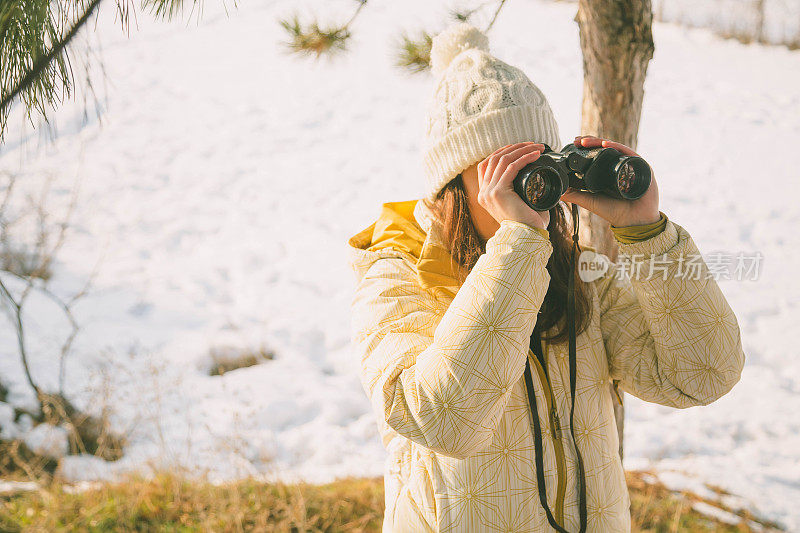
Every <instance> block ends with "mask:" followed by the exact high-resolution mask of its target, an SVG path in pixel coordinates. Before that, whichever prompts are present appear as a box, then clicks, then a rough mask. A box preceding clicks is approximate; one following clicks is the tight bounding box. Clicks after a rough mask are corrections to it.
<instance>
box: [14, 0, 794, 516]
mask: <svg viewBox="0 0 800 533" xmlns="http://www.w3.org/2000/svg"><path fill="white" fill-rule="evenodd" d="M316 3H317V4H319V6H320V7H319V8H317V7H314V6H315V4H314V3H307V2H306V3H304V5H309V6H312V7H313V8H314V10H315V11H318V12H321V10H322V9H323V7H325V8H326V9H328V10H330V11H331V12H335V11H336V10H339V11H338V12H339V13H340V15H339V17H338V19H339V20H341V19H344V18H346V17H347V16H348V14H349V12H350V10H351V9H352V7H353V6H352V2H345V1H343V0H341V1H336V2H316ZM205 4H206V12H205V15H204V17H203V18H202V20H201V21H200V22H199V23H195V22H194V21H193V22H191V23H189V24H186V23H171V24H162V23H153V22H151V21H150V20H149V18H148V17H147V16H146V15H143V14H139V17H138V20H139V29H138V30H132V32H131V36H130V38H127V37H125V36H124V35H123V34H122V32H121V31H120V30H119V27H118V26H117V25H115V24H114V21H113V20H111V19H110V18H109V19H106V18H103V19H102V20H101V21H100V23H99V25H98V29H97V35H98V38H99V40H100V42H101V43H102V57H103V60H104V63H105V69H106V73H107V77H108V82H107V87H106V88H105V95H106V96H107V101H105V102H104V104H103V110H102V113H101V121H100V122H98V121H97V120H95V119H90V120H88V121H83V120H82V110H81V109H80V108H79V107H78V106H72V105H71V106H67V107H65V108H64V109H63V110H62V111H61V112H60V113H59V114H58V115H57V120H56V122H57V124H58V126H59V133H60V135H59V136H58V138H57V139H56V140H55V141H53V142H52V143H44V145H43V146H42V142H40V139H39V137H36V136H31V137H30V138H28V140H27V142H25V143H23V142H21V136H22V135H23V134H20V133H15V132H14V131H13V130H12V132H11V133H10V135H9V136H8V137H7V142H6V145H5V146H3V147H2V148H0V168H3V169H5V170H7V171H13V172H16V173H18V174H19V176H20V180H21V186H22V187H23V189H21V191H20V194H19V195H17V198H18V201H19V202H20V205H21V202H22V201H23V199H24V195H23V194H21V193H22V192H24V191H25V190H30V191H34V192H35V191H38V190H40V188H41V184H42V182H43V180H44V179H45V178H47V177H48V176H52V177H53V178H54V179H55V184H54V187H53V189H52V191H53V192H52V194H53V195H54V198H53V199H54V204H53V206H54V207H59V208H61V209H63V208H64V206H66V205H67V203H68V202H69V198H70V191H71V189H72V186H73V184H74V183H75V181H76V177H77V180H78V182H79V184H80V196H79V200H78V203H77V206H76V209H75V213H74V216H73V226H72V229H71V230H70V231H69V233H68V235H67V238H68V241H67V244H66V245H65V247H64V249H63V251H62V253H61V254H60V257H59V259H60V260H59V262H58V264H56V265H55V269H54V270H55V278H54V287H55V288H56V289H57V290H58V291H61V292H63V293H65V294H68V293H69V292H70V291H72V290H74V289H75V288H76V287H79V286H80V285H81V283H82V281H83V280H85V279H86V278H88V277H89V276H90V275H91V273H92V271H93V270H94V269H95V266H96V265H98V262H99V267H98V274H97V276H96V278H95V282H94V289H93V292H92V294H91V295H90V296H89V297H88V298H86V299H85V300H83V301H82V303H81V304H80V306H79V307H78V309H77V310H76V311H77V315H78V319H79V320H80V321H81V323H82V324H84V328H83V330H82V331H81V334H80V336H79V337H78V338H77V340H76V344H75V351H74V355H73V356H72V357H71V359H69V364H68V367H67V371H68V372H67V378H68V382H69V385H70V386H69V391H70V392H71V393H72V394H73V395H75V396H77V397H78V398H79V399H80V401H79V402H78V403H79V404H81V405H83V406H88V407H90V408H97V407H98V403H99V401H98V394H99V393H98V391H102V390H105V391H107V392H106V393H105V397H106V399H105V400H104V401H105V402H106V403H108V404H110V405H111V406H113V407H114V409H115V417H114V423H115V425H116V426H117V427H118V428H120V429H121V430H125V431H127V432H129V445H128V447H127V449H126V455H125V457H124V458H123V459H121V460H120V461H118V462H116V463H108V464H106V463H102V462H100V461H98V460H89V459H81V458H69V459H67V460H66V463H65V468H64V471H65V473H66V474H67V475H68V476H70V477H72V478H73V479H87V478H97V477H99V478H106V477H111V476H113V475H114V474H115V473H117V472H123V471H128V470H131V469H137V468H144V467H148V466H156V467H158V466H161V465H181V466H184V467H187V468H190V469H193V470H200V471H205V472H208V473H209V474H210V475H212V476H214V477H216V478H219V479H224V478H230V477H235V476H244V475H272V474H276V475H279V476H281V477H284V478H293V477H300V478H304V479H308V480H311V481H324V480H328V479H331V478H334V477H336V476H343V475H380V474H381V472H382V461H383V456H384V452H383V448H382V447H381V444H380V442H379V440H378V434H377V430H376V426H375V422H374V420H373V418H372V415H371V414H370V412H369V404H368V402H367V399H366V396H365V395H364V393H363V390H362V388H361V385H360V382H359V380H358V377H357V372H356V367H357V361H354V360H353V358H352V356H351V353H350V349H349V316H348V306H349V302H350V294H351V291H352V287H353V282H352V275H351V273H350V271H349V270H348V267H347V263H346V261H347V246H346V241H347V239H348V237H349V236H351V235H352V234H354V233H356V232H357V231H358V230H360V229H362V228H363V227H365V226H366V225H368V224H369V223H370V222H371V221H372V220H373V219H374V218H375V217H376V216H377V214H378V211H379V208H380V204H381V203H382V202H384V201H395V200H404V199H410V198H415V197H418V196H419V194H420V191H421V186H422V178H421V173H420V169H421V166H420V164H419V158H418V150H419V147H420V141H421V135H422V130H423V114H424V110H425V104H426V100H427V96H428V92H429V90H430V79H429V78H428V77H427V75H422V76H410V75H407V74H405V73H403V72H401V71H399V70H397V69H396V68H394V67H393V66H392V63H393V54H394V50H395V48H394V39H395V38H396V37H397V35H398V33H399V32H400V31H401V30H404V29H408V30H416V29H418V28H426V29H429V30H431V31H435V30H438V29H441V27H442V25H441V23H442V21H443V20H445V7H446V6H444V5H442V7H441V8H440V9H439V10H438V11H436V12H432V13H427V14H424V15H423V14H422V13H423V11H424V10H425V9H426V8H427V6H428V3H427V2H423V1H422V0H412V1H411V2H374V4H373V3H370V5H369V6H368V7H367V8H366V10H365V12H364V14H363V16H362V17H360V18H359V19H358V21H357V23H356V25H355V27H354V28H353V30H354V38H353V42H352V45H351V48H352V50H351V52H350V53H349V54H347V55H345V56H342V57H340V58H338V59H336V60H334V61H323V62H320V63H316V62H313V61H309V60H304V59H302V58H296V57H293V56H287V55H286V54H285V53H284V52H283V50H282V48H281V47H280V44H279V41H280V40H281V39H283V35H282V34H281V31H280V28H279V27H278V24H277V17H278V15H282V14H286V13H292V12H293V9H294V8H295V6H297V5H298V3H297V2H289V1H288V0H286V1H281V2H277V1H276V2H271V1H267V0H251V1H249V2H242V3H241V4H240V6H239V8H238V9H235V10H232V11H231V12H230V13H229V15H227V16H226V15H225V13H224V11H223V9H222V7H221V6H218V5H216V3H215V1H214V0H208V1H207V2H206V3H205ZM415 8H416V9H415ZM574 10H575V5H574V4H568V3H549V2H538V1H529V2H523V1H515V2H510V3H509V4H508V7H507V8H506V9H505V10H504V12H503V13H502V14H501V16H500V19H499V20H498V22H497V24H496V25H495V27H494V29H493V33H492V35H491V39H492V50H493V52H494V53H495V54H496V55H497V56H498V57H500V58H501V59H504V60H507V61H509V62H511V63H513V64H515V65H518V66H520V67H521V68H523V69H524V70H525V71H526V72H527V73H528V74H529V76H530V77H531V78H532V79H533V80H534V82H535V83H537V84H538V85H539V87H540V88H541V89H542V90H543V91H544V93H545V94H546V95H547V96H548V98H549V100H550V102H551V105H552V107H553V109H554V112H555V115H556V117H557V119H558V120H559V124H560V127H561V134H562V138H563V139H564V140H568V139H570V138H571V137H572V136H573V135H575V134H577V133H579V132H578V129H577V128H578V125H579V113H580V99H581V84H582V71H581V68H582V67H581V57H580V49H579V45H578V34H577V27H576V25H575V23H574V21H573V16H574ZM110 11H111V10H108V12H106V14H105V16H106V17H110V16H112V15H113V14H112V13H111V12H110ZM654 34H655V40H656V52H655V57H654V60H653V62H652V63H651V65H650V70H649V72H648V78H647V83H646V87H645V89H646V96H645V101H644V111H643V120H642V125H641V134H640V142H639V146H638V151H639V152H640V153H641V154H642V155H643V156H644V157H646V158H647V159H648V160H649V161H650V162H651V164H652V166H653V168H654V169H655V172H656V175H657V177H658V179H659V185H660V191H661V198H662V210H664V211H665V212H666V213H667V214H668V215H669V216H670V217H671V218H672V219H673V220H675V221H676V222H677V223H679V224H681V225H682V226H684V227H685V228H687V229H688V230H689V232H690V233H691V234H692V236H693V238H694V239H695V241H696V242H697V243H698V245H699V247H700V249H701V250H702V251H703V252H704V253H705V254H712V253H714V252H724V253H730V254H737V253H739V252H743V253H747V254H753V253H757V252H760V253H761V254H763V261H762V263H761V270H760V273H759V274H760V275H759V277H758V279H757V280H746V281H736V280H729V281H721V282H720V283H721V286H722V289H723V291H724V292H725V294H726V295H727V297H728V298H729V301H730V302H731V305H732V306H733V308H734V310H735V311H736V314H737V316H738V318H739V322H740V325H741V327H742V330H743V340H744V344H745V352H746V354H747V356H748V360H747V366H746V368H745V371H744V375H743V378H742V381H741V383H740V384H739V385H738V386H737V387H736V388H735V389H734V390H733V392H732V393H731V394H729V395H728V396H726V397H725V398H723V399H722V400H720V401H718V402H717V403H714V404H712V405H710V406H707V407H702V408H694V409H690V410H684V411H678V410H672V409H668V408H663V407H659V406H655V405H650V404H646V403H644V402H641V401H639V400H636V399H633V398H630V397H628V398H629V402H628V418H627V420H626V467H628V468H653V469H656V470H658V471H662V472H673V471H674V472H683V473H685V474H688V479H689V481H691V480H695V481H697V482H708V483H712V484H714V485H718V486H721V487H723V488H725V489H727V490H729V491H730V492H732V493H734V494H738V495H741V496H743V497H744V498H746V500H747V501H748V502H749V504H751V505H753V506H754V508H755V509H756V510H757V511H759V512H761V513H764V514H765V515H766V516H768V517H770V518H773V519H776V520H779V521H781V522H783V523H784V524H785V525H787V526H788V527H789V528H791V529H795V530H800V511H798V508H797V505H796V503H797V502H798V501H800V482H798V479H800V400H798V398H800V396H799V395H800V358H798V350H797V346H796V344H797V343H796V342H794V339H793V336H792V335H793V333H794V331H795V328H796V327H797V324H798V319H800V309H799V306H800V282H798V277H797V275H796V271H797V267H796V265H798V264H800V237H799V236H798V233H797V229H798V227H800V207H798V201H797V198H796V194H797V193H798V192H800V186H798V182H797V176H796V175H797V172H796V169H795V167H796V164H795V162H794V159H793V156H794V154H795V151H796V148H795V144H796V139H798V138H800V93H799V92H798V89H797V88H798V87H800V52H790V51H788V50H786V49H785V48H782V47H763V46H745V45H742V44H740V43H738V42H735V41H725V40H721V39H719V38H717V37H714V36H712V35H711V34H710V33H709V32H707V31H705V30H699V29H698V30H691V29H685V28H680V27H677V26H673V25H668V24H660V23H659V24H656V25H655V28H654ZM20 122H21V119H19V118H18V117H17V119H16V120H15V122H14V124H19V123H20ZM37 148H39V149H38V150H37ZM36 305H37V307H36V308H35V310H34V312H33V316H32V318H33V320H34V329H33V330H31V331H29V333H28V334H29V337H30V339H31V341H32V343H33V348H34V352H33V359H34V368H33V372H34V375H35V377H36V378H37V379H38V380H39V381H40V382H42V383H44V384H49V385H50V386H52V385H53V384H54V383H55V381H56V379H57V375H56V374H57V370H56V367H55V366H54V364H53V361H54V359H53V358H54V357H55V355H54V354H53V352H52V347H53V346H54V345H57V343H58V342H59V338H60V336H63V335H64V334H65V324H63V323H62V322H61V321H60V320H61V319H60V318H59V317H60V315H59V314H58V313H57V312H56V311H57V310H56V309H54V308H53V307H52V306H51V305H50V304H48V303H46V302H44V301H42V302H36ZM0 324H3V323H2V322H0ZM13 343H14V339H13V332H12V331H11V328H10V327H6V325H5V324H3V325H0V376H2V382H3V383H4V384H6V385H7V386H9V387H10V389H11V392H10V398H9V399H10V401H12V402H15V403H19V404H24V403H25V402H28V401H30V399H31V391H30V390H28V389H27V387H26V385H25V383H24V380H23V377H22V369H21V368H20V365H19V363H18V360H17V358H16V352H15V351H14V344H13ZM237 349H240V350H260V349H265V350H268V351H270V352H272V353H274V359H273V360H271V361H268V362H265V363H263V364H260V365H258V366H254V367H250V368H245V369H240V370H236V371H233V372H230V373H228V374H226V375H225V376H222V377H219V376H215V377H211V376H209V375H208V372H207V369H208V367H209V366H210V364H211V360H210V353H211V351H212V350H216V351H220V350H222V351H225V350H237ZM0 407H2V406H0ZM3 412H4V411H3V410H2V409H0V415H2V413H3ZM0 420H2V417H0ZM2 423H3V424H4V426H5V427H4V429H3V430H4V431H5V432H17V433H22V432H24V431H25V430H26V428H25V427H16V426H14V427H12V426H11V425H9V424H8V422H7V421H6V422H2ZM673 477H675V476H674V475H673ZM682 482H687V478H686V477H684V478H683V481H682ZM675 483H678V481H676V482H675Z"/></svg>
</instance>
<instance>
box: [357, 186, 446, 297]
mask: <svg viewBox="0 0 800 533" xmlns="http://www.w3.org/2000/svg"><path fill="white" fill-rule="evenodd" d="M348 244H349V245H350V248H351V255H350V265H351V267H352V268H353V270H354V272H355V274H356V277H357V279H358V280H359V281H360V280H361V278H363V277H364V275H365V274H366V272H367V270H369V268H370V267H371V266H372V264H373V263H374V262H375V261H377V260H378V259H382V258H387V257H404V258H406V259H408V260H410V261H412V262H413V263H414V264H415V265H416V269H417V277H418V280H419V282H420V285H421V286H422V287H424V288H427V289H430V288H442V289H450V290H452V289H457V288H458V286H459V282H458V280H457V276H456V271H455V269H454V265H453V263H452V258H451V256H450V252H449V251H448V250H447V248H446V247H445V246H444V244H443V243H442V241H441V226H440V225H439V223H438V222H437V221H436V220H435V219H434V217H433V216H432V214H431V212H430V210H429V209H428V208H427V207H426V206H425V204H424V203H423V202H421V201H419V200H409V201H405V202H389V203H385V204H383V206H382V208H381V214H380V216H379V217H378V219H377V220H376V221H375V222H373V223H372V224H371V225H370V226H368V227H367V228H365V229H363V230H362V231H360V232H358V233H357V234H355V235H354V236H353V237H351V238H350V240H349V241H348ZM453 292H455V291H453Z"/></svg>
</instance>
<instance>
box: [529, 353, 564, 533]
mask: <svg viewBox="0 0 800 533" xmlns="http://www.w3.org/2000/svg"><path fill="white" fill-rule="evenodd" d="M542 344H544V345H545V346H546V343H542ZM542 353H544V354H545V357H546V355H547V352H545V351H544V349H543V351H542ZM528 357H529V358H530V359H531V360H532V362H533V365H534V366H535V368H536V373H537V374H538V375H539V381H540V382H541V383H542V384H543V385H544V388H545V395H544V396H545V403H546V407H547V412H548V413H549V418H550V436H551V438H552V439H553V449H554V451H555V455H556V474H557V477H558V486H557V490H556V520H557V521H558V523H559V524H563V523H564V496H565V494H566V490H567V479H566V458H565V456H564V444H563V443H562V442H561V436H562V433H563V432H562V429H561V420H559V418H558V411H557V410H556V407H555V396H554V395H553V389H552V388H551V386H550V380H549V379H548V378H547V375H546V374H545V372H544V369H543V368H542V365H541V364H540V363H539V358H538V357H536V354H535V353H533V350H530V349H529V350H528ZM545 361H546V359H545ZM536 416H538V413H537V414H536Z"/></svg>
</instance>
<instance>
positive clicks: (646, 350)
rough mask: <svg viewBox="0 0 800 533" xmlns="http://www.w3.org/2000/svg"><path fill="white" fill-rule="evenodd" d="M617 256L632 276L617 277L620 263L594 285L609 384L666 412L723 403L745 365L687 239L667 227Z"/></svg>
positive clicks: (726, 310)
mask: <svg viewBox="0 0 800 533" xmlns="http://www.w3.org/2000/svg"><path fill="white" fill-rule="evenodd" d="M619 251H620V256H621V257H622V256H627V257H628V258H630V260H631V262H630V263H629V266H628V270H629V274H630V276H629V277H626V276H620V275H619V274H620V272H619V268H620V267H619V265H620V264H625V263H620V264H617V265H614V266H612V268H611V269H610V270H609V272H608V273H607V274H606V276H604V277H603V278H601V279H600V280H598V281H596V282H595V283H596V287H597V291H598V295H599V300H600V324H601V329H602V334H603V340H604V343H605V346H606V353H607V355H608V362H609V368H610V374H611V377H612V379H615V380H619V382H620V388H621V389H623V390H625V391H627V392H630V393H631V394H633V395H634V396H637V397H639V398H642V399H643V400H646V401H650V402H655V403H659V404H663V405H668V406H672V407H680V408H684V407H691V406H695V405H706V404H709V403H711V402H713V401H714V400H716V399H718V398H720V397H721V396H723V395H724V394H725V393H727V392H728V391H729V390H730V389H731V388H732V387H733V386H734V385H735V384H736V383H737V382H738V381H739V378H740V376H741V372H742V367H743V366H744V358H745V356H744V353H743V351H742V342H741V336H740V331H739V325H738V323H737V320H736V316H735V315H734V314H733V311H732V310H731V308H730V306H729V305H728V302H727V301H726V300H725V297H724V296H723V294H722V291H721V290H720V288H719V286H718V285H717V283H716V281H715V280H714V279H713V277H710V272H709V270H708V266H707V265H706V264H705V262H704V261H703V260H702V258H701V257H700V254H699V252H698V249H697V246H696V245H695V243H694V241H693V240H692V238H691V236H690V235H689V233H688V232H687V231H686V230H685V229H684V228H682V227H681V226H679V225H677V224H675V223H674V222H672V221H669V222H667V226H666V228H665V229H664V231H663V232H662V233H660V234H658V235H657V236H655V237H652V238H650V239H647V240H645V241H641V242H636V243H630V244H620V245H619ZM637 264H639V265H640V267H639V268H638V269H637V267H636V265H637ZM648 276H649V279H648Z"/></svg>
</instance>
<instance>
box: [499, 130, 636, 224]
mask: <svg viewBox="0 0 800 533" xmlns="http://www.w3.org/2000/svg"><path fill="white" fill-rule="evenodd" d="M544 147H545V150H544V151H543V152H542V155H540V156H539V158H538V159H537V160H536V161H534V162H533V163H530V164H528V165H525V167H523V168H522V170H520V171H519V172H518V173H517V175H516V177H515V178H514V190H515V191H516V192H517V194H519V195H520V197H522V199H523V200H524V201H525V203H526V204H528V205H529V206H530V207H531V208H532V209H534V210H536V211H547V210H548V209H551V208H553V207H555V206H556V205H557V204H558V201H559V200H560V199H561V195H562V194H564V193H565V192H566V190H567V188H568V187H573V188H576V189H580V190H584V191H589V192H592V193H599V194H605V195H607V196H611V197H614V198H621V199H624V200H636V199H637V198H641V197H642V196H643V195H644V193H645V192H647V189H648V188H649V187H650V178H651V174H650V165H648V164H647V162H646V161H645V160H644V159H642V158H641V157H637V156H629V155H625V154H622V153H621V152H619V151H618V150H616V149H614V148H579V147H577V146H575V145H574V144H572V143H570V144H568V145H567V146H565V147H564V148H562V149H561V151H558V152H556V151H554V150H552V149H551V148H550V147H549V146H547V145H546V144H545V145H544Z"/></svg>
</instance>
